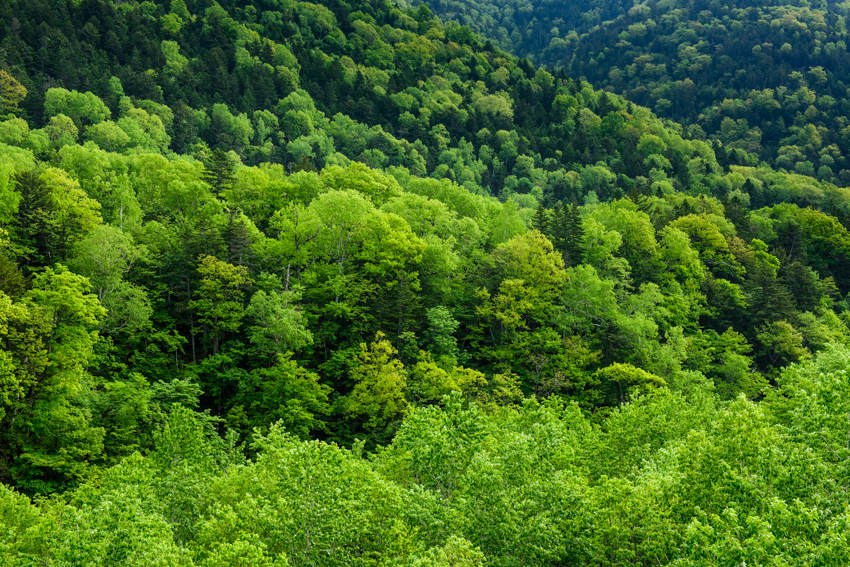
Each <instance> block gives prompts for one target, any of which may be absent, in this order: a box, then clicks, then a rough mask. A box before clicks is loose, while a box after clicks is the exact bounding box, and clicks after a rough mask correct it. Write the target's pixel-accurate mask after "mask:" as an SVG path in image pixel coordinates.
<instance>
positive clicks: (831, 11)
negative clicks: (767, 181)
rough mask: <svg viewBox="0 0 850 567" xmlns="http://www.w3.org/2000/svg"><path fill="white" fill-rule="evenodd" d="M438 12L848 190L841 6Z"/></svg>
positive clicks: (511, 7) (455, 5) (487, 5)
mask: <svg viewBox="0 0 850 567" xmlns="http://www.w3.org/2000/svg"><path fill="white" fill-rule="evenodd" d="M431 5H432V6H433V8H434V9H435V10H436V11H437V13H438V14H439V15H440V16H441V17H442V18H444V19H452V20H456V21H459V22H461V23H463V24H467V25H470V26H472V27H473V28H474V29H476V30H477V31H479V32H481V33H483V34H485V35H487V36H488V37H490V38H492V39H493V41H494V42H495V43H496V44H497V45H500V46H501V47H502V48H504V49H506V50H509V51H513V52H515V53H517V54H519V55H520V56H523V57H528V58H529V59H530V60H532V61H534V62H536V63H538V64H541V65H544V66H547V67H554V68H559V69H563V71H564V72H565V73H566V74H567V75H568V76H571V77H583V78H585V79H587V80H589V81H590V82H591V83H592V84H593V86H594V87H595V88H596V89H601V90H606V91H611V92H615V93H618V94H621V95H624V96H627V97H628V98H629V99H630V100H632V101H634V102H635V103H637V104H641V105H645V106H648V107H650V108H652V109H653V110H654V111H655V113H656V114H657V115H659V116H662V117H666V118H672V119H673V120H676V121H679V122H682V123H684V124H685V125H686V126H687V131H688V132H689V133H690V135H691V136H693V137H696V138H699V139H704V138H706V137H708V138H710V139H717V140H720V141H722V142H723V143H724V145H725V146H726V147H727V148H732V147H736V148H742V149H746V150H747V151H748V152H751V153H754V154H756V155H759V156H760V157H761V158H762V159H764V160H767V161H769V162H770V163H771V164H774V165H775V167H777V168H783V169H786V170H788V171H799V172H801V173H805V174H806V175H812V176H817V177H818V178H819V179H824V180H830V181H836V180H838V182H839V183H841V184H847V183H848V181H850V163H848V162H847V161H846V160H847V156H848V151H850V129H848V123H847V119H846V116H847V114H848V109H849V108H850V107H848V102H847V98H848V95H847V86H848V85H850V79H848V75H847V73H848V70H850V56H849V55H848V53H847V41H848V35H847V30H846V22H845V18H846V16H847V6H846V5H845V4H843V3H832V4H830V5H829V6H830V7H829V8H827V5H826V4H825V3H823V4H811V3H809V2H756V3H753V2H722V3H721V2H692V3H687V4H682V3H678V2H669V1H650V2H646V3H643V4H640V5H635V6H631V5H629V6H623V5H620V3H617V2H605V3H598V5H596V6H581V3H575V4H574V3H564V2H542V1H534V2H529V3H527V4H525V5H523V6H522V7H517V5H516V4H515V3H513V2H504V3H500V2H466V1H464V2H436V3H432V4H431ZM624 10H625V11H624Z"/></svg>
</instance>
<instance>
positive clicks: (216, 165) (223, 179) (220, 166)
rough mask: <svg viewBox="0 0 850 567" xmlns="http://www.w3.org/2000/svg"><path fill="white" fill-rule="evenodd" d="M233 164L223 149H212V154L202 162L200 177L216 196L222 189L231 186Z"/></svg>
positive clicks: (234, 167)
mask: <svg viewBox="0 0 850 567" xmlns="http://www.w3.org/2000/svg"><path fill="white" fill-rule="evenodd" d="M235 169H236V166H235V164H234V163H233V161H232V160H231V159H230V156H228V155H227V154H226V153H225V152H224V151H222V150H220V149H216V150H213V153H212V155H211V156H210V157H209V158H208V159H207V161H206V163H205V164H204V172H203V173H202V174H201V179H203V180H204V181H206V182H207V183H209V184H210V186H211V187H212V189H213V193H215V196H216V197H218V196H219V195H220V194H221V192H222V191H223V190H224V189H227V188H229V187H231V186H233V181H234V179H235V178H234V175H233V172H234V170H235Z"/></svg>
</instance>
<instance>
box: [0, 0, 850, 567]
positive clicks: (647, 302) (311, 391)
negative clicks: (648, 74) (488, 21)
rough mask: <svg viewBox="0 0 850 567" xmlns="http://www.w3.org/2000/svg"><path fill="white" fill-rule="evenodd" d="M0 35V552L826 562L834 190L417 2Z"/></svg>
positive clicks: (52, 557)
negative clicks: (687, 128) (700, 134)
mask: <svg viewBox="0 0 850 567" xmlns="http://www.w3.org/2000/svg"><path fill="white" fill-rule="evenodd" d="M355 8H357V10H356V11H355ZM0 20H2V21H3V22H7V23H8V26H7V27H6V28H2V29H0V33H2V34H4V35H3V36H2V41H0V68H2V69H0V103H2V112H3V113H4V114H3V116H2V117H0V482H2V483H3V484H4V485H6V486H7V487H8V488H6V487H3V488H0V523H2V526H0V531H2V532H3V534H4V536H3V539H2V541H0V557H2V558H3V560H4V561H5V562H9V563H11V564H28V563H29V564H44V563H52V564H55V565H78V564H98V565H113V564H114V565H132V564H139V565H151V564H154V565H204V566H209V567H213V566H219V565H245V566H248V565H251V566H255V565H270V566H271V565H274V566H277V567H281V566H283V565H288V564H292V565H305V566H306V565H317V564H321V565H364V566H365V565H377V564H384V565H398V566H402V565H405V566H455V567H458V566H464V567H466V566H483V565H487V564H492V565H504V566H505V567H507V566H514V565H553V566H554V565H564V564H576V565H583V564H589V563H598V564H605V565H608V564H611V565H613V564H622V563H624V562H629V563H640V564H662V565H666V564H670V565H706V564H729V565H733V564H739V563H741V562H743V561H747V562H750V563H758V562H759V561H762V560H765V559H766V558H772V559H773V558H782V560H783V561H785V562H786V563H794V562H800V563H806V562H808V563H814V564H821V563H822V564H826V565H829V564H835V565H843V564H846V562H847V561H846V559H847V557H846V556H847V553H848V551H847V548H848V543H847V541H846V523H847V518H846V511H845V505H844V503H845V502H846V495H844V488H843V487H844V486H845V485H846V482H847V474H848V471H847V470H846V462H847V455H846V454H845V453H846V443H845V441H846V436H847V431H846V428H847V426H846V415H847V408H846V407H845V406H846V403H845V402H846V399H850V398H848V397H847V396H844V395H843V394H841V393H843V392H844V390H846V384H845V382H846V379H845V376H844V370H843V369H844V367H845V366H846V361H847V360H848V359H849V358H850V327H848V325H850V299H848V294H849V293H850V232H848V230H847V226H848V225H850V216H848V213H847V211H848V210H850V190H848V189H847V188H842V187H838V186H836V185H835V184H833V183H830V182H828V181H818V180H816V179H814V178H812V177H809V176H806V175H804V174H803V173H799V172H798V173H788V172H787V171H781V170H775V169H773V168H771V167H770V166H768V165H767V164H765V163H764V162H760V161H759V160H758V158H757V157H756V156H754V155H752V154H751V153H748V152H747V151H746V150H745V149H742V148H734V147H733V148H728V147H726V146H725V145H724V144H722V143H715V142H706V141H703V140H699V139H689V138H686V137H683V136H682V134H681V128H678V127H676V126H675V125H673V124H670V123H665V122H663V121H662V120H660V119H658V118H657V117H656V116H654V115H653V114H651V113H650V112H649V111H648V110H647V109H644V108H640V107H637V106H635V105H634V104H632V103H629V102H627V101H625V100H623V99H621V98H619V97H617V96H614V95H611V94H609V93H604V92H598V91H594V90H593V89H592V88H591V87H590V85H588V84H587V83H585V82H581V81H572V80H569V79H566V78H564V77H562V76H557V77H556V76H554V75H552V74H550V73H547V72H545V71H542V70H535V69H534V68H532V67H531V66H530V65H528V63H527V62H525V61H522V60H517V59H515V58H513V57H511V56H509V55H507V54H506V53H505V52H502V51H499V50H496V49H495V48H493V47H492V46H488V45H486V44H485V45H482V42H481V40H480V39H479V38H477V37H476V36H475V35H473V34H472V32H471V31H470V30H469V29H468V28H462V27H459V26H454V25H449V24H446V25H444V24H442V23H440V22H439V20H436V19H434V18H432V17H431V15H430V12H428V11H427V10H426V9H424V8H417V9H416V10H406V11H402V10H400V9H398V8H396V7H394V6H391V5H389V4H385V3H381V2H375V3H372V4H368V5H366V4H365V3H364V4H362V5H360V4H358V5H357V6H348V5H344V4H342V3H329V5H328V6H323V5H319V4H310V3H296V2H286V1H284V0H265V1H264V2H262V3H260V4H257V5H255V4H253V3H252V2H247V1H246V2H233V3H225V4H224V5H220V4H217V3H214V2H212V3H203V2H200V1H199V2H191V3H190V5H187V4H186V3H185V2H184V1H182V0H174V2H171V3H170V4H169V5H168V6H164V5H162V4H156V3H153V2H143V3H122V4H119V5H115V4H113V3H109V2H102V1H101V0H85V1H83V2H79V3H77V2H69V3H65V2H62V1H60V2H56V3H53V4H52V5H47V4H46V3H42V2H37V1H35V0H20V1H17V0H16V1H14V2H12V3H6V4H4V5H3V6H0ZM5 25H6V24H4V26H5ZM57 45H58V46H59V47H57ZM41 50H44V52H42V51H41ZM54 52H55V53H57V54H58V56H57V57H48V56H47V55H48V54H53V53H54ZM264 76H266V79H265V80H267V82H266V83H264V82H263V81H264V79H263V77H264ZM263 85H266V86H265V87H264V86H263ZM125 89H126V90H125ZM261 89H265V90H261ZM260 93H262V94H260ZM259 101H261V102H259ZM329 117H332V118H329ZM837 394H841V395H837ZM842 439H843V440H844V441H842ZM842 447H844V448H842Z"/></svg>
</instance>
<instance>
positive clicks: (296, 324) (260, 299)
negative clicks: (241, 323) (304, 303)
mask: <svg viewBox="0 0 850 567" xmlns="http://www.w3.org/2000/svg"><path fill="white" fill-rule="evenodd" d="M300 300H301V293H300V292H299V291H274V290H273V291H270V292H268V293H267V292H266V291H264V290H259V291H258V292H257V293H255V294H254V295H253V296H252V297H251V302H250V304H249V305H248V308H247V309H246V310H245V315H247V316H248V317H252V318H253V319H254V321H255V322H256V325H255V326H253V327H251V329H250V338H251V342H252V343H254V344H255V345H257V347H259V348H260V349H261V350H262V351H264V352H268V353H272V354H275V355H276V354H281V353H283V352H286V351H290V350H297V349H299V348H300V347H303V346H304V345H308V344H311V343H312V342H313V336H312V334H311V333H310V331H308V330H307V329H306V327H305V324H304V321H303V317H302V313H301V311H300V310H299V309H298V307H297V305H296V304H297V303H298V302H299V301H300Z"/></svg>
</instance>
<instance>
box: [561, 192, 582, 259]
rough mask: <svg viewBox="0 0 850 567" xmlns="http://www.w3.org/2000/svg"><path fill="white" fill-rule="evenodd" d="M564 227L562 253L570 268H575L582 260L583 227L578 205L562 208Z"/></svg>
mask: <svg viewBox="0 0 850 567" xmlns="http://www.w3.org/2000/svg"><path fill="white" fill-rule="evenodd" d="M563 210H564V212H563V216H564V226H565V228H566V239H565V246H564V251H565V253H566V256H567V262H568V263H569V265H570V266H577V265H579V264H581V263H582V261H583V259H584V226H583V224H582V219H581V213H579V210H578V205H577V204H575V203H573V204H572V206H571V207H564V209H563Z"/></svg>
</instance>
